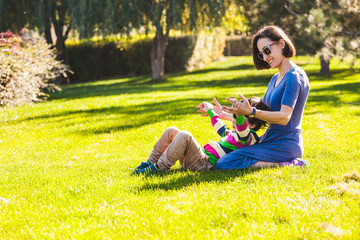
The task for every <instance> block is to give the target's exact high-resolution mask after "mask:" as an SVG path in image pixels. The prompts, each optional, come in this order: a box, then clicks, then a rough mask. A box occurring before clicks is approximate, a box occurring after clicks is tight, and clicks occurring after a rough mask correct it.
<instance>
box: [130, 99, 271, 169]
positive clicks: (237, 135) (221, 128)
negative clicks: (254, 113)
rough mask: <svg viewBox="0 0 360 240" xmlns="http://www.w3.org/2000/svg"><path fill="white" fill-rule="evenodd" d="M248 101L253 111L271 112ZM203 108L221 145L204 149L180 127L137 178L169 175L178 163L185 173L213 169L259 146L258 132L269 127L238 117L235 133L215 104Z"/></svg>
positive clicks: (160, 142) (161, 142) (171, 132)
mask: <svg viewBox="0 0 360 240" xmlns="http://www.w3.org/2000/svg"><path fill="white" fill-rule="evenodd" d="M248 100H249V102H250V105H251V106H252V107H255V108H257V109H261V110H270V108H269V107H268V106H267V105H266V104H265V103H263V102H262V101H261V99H260V98H259V97H252V98H249V99H248ZM231 103H232V104H233V106H237V104H239V103H240V102H238V101H236V100H232V101H231ZM199 106H200V108H201V109H200V110H203V111H206V112H207V113H208V115H209V116H210V118H211V124H212V125H213V127H214V128H215V130H216V132H217V133H218V134H219V135H220V136H221V137H222V139H220V140H219V141H218V142H214V141H211V142H209V143H208V144H206V145H205V146H203V147H201V146H200V144H199V143H198V142H197V141H196V140H195V138H194V137H193V136H192V135H191V133H189V132H188V131H180V130H179V129H178V128H176V127H169V128H168V129H166V130H165V132H164V133H163V135H162V136H161V138H160V139H159V140H158V141H157V143H156V144H155V146H154V148H153V150H152V152H151V154H150V157H149V158H148V160H147V161H146V162H142V163H141V164H140V165H139V166H138V167H137V168H136V170H135V173H136V174H140V173H144V174H146V173H150V172H154V171H158V170H165V171H168V170H170V168H171V167H172V166H173V165H174V164H175V163H176V161H177V160H179V161H180V164H181V166H182V167H183V168H184V169H190V170H192V171H202V170H208V169H212V168H214V166H215V163H216V161H217V160H218V159H219V158H220V157H222V156H224V155H225V154H227V153H229V152H231V151H234V150H235V149H238V148H241V147H244V146H248V145H253V144H255V143H257V142H258V141H259V137H258V136H257V134H256V131H257V130H259V129H260V128H262V127H264V126H266V125H267V123H266V122H265V121H262V120H259V119H256V118H248V117H245V116H243V115H240V116H235V115H234V119H233V121H232V123H233V130H232V131H231V130H230V129H228V128H227V127H226V125H225V124H224V123H223V122H222V120H221V119H220V117H219V116H218V115H217V114H216V113H215V111H214V110H213V105H212V104H210V103H208V102H204V103H202V104H200V105H199Z"/></svg>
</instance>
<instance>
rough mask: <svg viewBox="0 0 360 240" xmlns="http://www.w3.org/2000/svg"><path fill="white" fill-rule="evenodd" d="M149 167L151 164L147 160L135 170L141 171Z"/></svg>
mask: <svg viewBox="0 0 360 240" xmlns="http://www.w3.org/2000/svg"><path fill="white" fill-rule="evenodd" d="M150 165H151V162H149V160H146V162H141V163H140V165H139V166H137V167H136V170H137V169H143V168H146V167H148V166H150Z"/></svg>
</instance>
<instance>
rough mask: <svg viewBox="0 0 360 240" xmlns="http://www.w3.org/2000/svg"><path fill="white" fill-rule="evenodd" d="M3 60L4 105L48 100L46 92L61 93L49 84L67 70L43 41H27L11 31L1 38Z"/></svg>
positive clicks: (1, 90) (0, 73)
mask: <svg viewBox="0 0 360 240" xmlns="http://www.w3.org/2000/svg"><path fill="white" fill-rule="evenodd" d="M0 59H1V61H0V97H1V99H0V105H1V106H18V105H23V104H26V103H31V102H39V101H43V100H45V99H46V97H47V94H45V91H49V90H55V89H57V90H60V88H59V87H57V86H56V85H54V84H52V83H51V82H50V81H51V80H53V79H55V78H56V77H58V76H60V75H65V74H66V71H67V70H68V69H67V68H66V67H65V65H63V64H62V63H60V62H59V61H56V60H55V53H54V50H52V49H50V48H49V45H48V44H46V42H45V41H44V40H42V39H38V40H26V41H25V40H23V39H22V38H21V37H20V36H15V35H14V34H12V33H11V32H7V33H4V34H1V35H0Z"/></svg>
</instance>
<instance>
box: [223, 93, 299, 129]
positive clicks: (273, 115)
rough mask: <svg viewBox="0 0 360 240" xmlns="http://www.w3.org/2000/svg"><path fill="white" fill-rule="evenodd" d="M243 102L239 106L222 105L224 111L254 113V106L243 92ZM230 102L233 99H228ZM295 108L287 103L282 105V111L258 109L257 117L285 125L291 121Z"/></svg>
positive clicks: (239, 113)
mask: <svg viewBox="0 0 360 240" xmlns="http://www.w3.org/2000/svg"><path fill="white" fill-rule="evenodd" d="M239 97H240V98H241V100H242V101H241V103H240V104H237V107H226V106H222V109H223V111H225V112H227V113H230V114H235V115H237V116H239V115H249V114H250V113H252V111H253V108H252V107H251V106H250V104H249V101H248V100H247V99H246V98H245V97H244V96H243V95H241V94H239ZM227 100H228V101H229V102H231V103H232V102H233V100H232V99H228V98H227ZM292 112H293V109H292V108H291V107H289V106H287V105H281V109H280V111H264V110H258V109H256V113H255V117H256V118H258V119H260V120H263V121H266V122H268V123H272V124H279V125H283V126H285V125H286V124H288V122H289V121H290V118H291V115H292Z"/></svg>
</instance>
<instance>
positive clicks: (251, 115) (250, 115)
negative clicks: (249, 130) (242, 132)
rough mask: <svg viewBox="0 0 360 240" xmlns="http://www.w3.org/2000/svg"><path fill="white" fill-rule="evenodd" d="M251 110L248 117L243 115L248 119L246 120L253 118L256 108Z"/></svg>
mask: <svg viewBox="0 0 360 240" xmlns="http://www.w3.org/2000/svg"><path fill="white" fill-rule="evenodd" d="M252 109H253V110H252V112H251V113H250V114H249V115H245V116H246V117H248V118H254V117H255V113H256V108H254V107H253V108H252Z"/></svg>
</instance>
